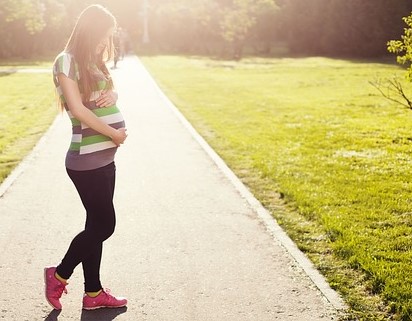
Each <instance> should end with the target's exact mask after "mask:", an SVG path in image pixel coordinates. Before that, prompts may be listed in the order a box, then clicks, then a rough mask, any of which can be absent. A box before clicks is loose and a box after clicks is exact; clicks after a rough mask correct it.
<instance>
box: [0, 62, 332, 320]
mask: <svg viewBox="0 0 412 321" xmlns="http://www.w3.org/2000/svg"><path fill="white" fill-rule="evenodd" d="M119 67H120V68H119V69H117V70H115V71H114V72H113V74H114V77H115V82H116V84H117V87H118V90H119V93H120V98H119V105H120V106H121V107H122V112H123V114H124V116H125V118H126V122H127V127H128V133H129V138H128V139H127V143H126V144H125V145H123V146H122V147H121V148H120V149H119V152H118V157H117V173H118V181H117V190H116V207H117V215H118V224H117V230H116V233H115V234H114V235H113V236H112V238H110V239H109V240H108V241H107V242H106V243H105V250H104V257H103V263H102V279H103V282H104V285H105V286H107V287H109V288H111V290H112V292H114V293H115V294H119V295H124V296H127V297H128V299H129V306H128V307H127V309H118V310H109V311H107V310H100V311H94V312H90V311H89V312H87V313H86V312H82V310H81V297H82V272H81V267H79V268H77V269H76V271H75V273H74V275H73V277H72V278H71V280H70V284H69V286H68V290H69V294H68V295H64V296H63V298H62V303H63V310H62V311H61V312H60V313H58V312H53V311H52V309H51V308H50V307H49V306H48V304H47V303H46V301H45V299H44V297H43V278H42V273H43V267H44V266H46V265H50V264H56V263H58V262H59V260H60V259H61V257H62V255H63V254H64V252H65V250H66V248H67V246H68V244H69V242H70V240H71V239H72V237H73V236H74V235H75V234H76V233H77V232H78V231H80V230H81V229H82V226H83V221H84V213H83V209H82V207H81V203H80V201H79V199H78V196H77V194H76V192H75V190H74V187H73V186H72V183H71V182H70V181H69V179H68V177H67V176H66V174H65V170H64V154H65V150H66V148H67V147H68V144H69V140H70V128H69V121H68V119H67V118H66V116H59V117H58V118H57V119H56V121H55V123H54V125H53V126H52V128H51V129H50V130H49V132H48V133H47V134H46V135H45V137H44V138H43V139H42V141H41V143H40V144H39V146H38V147H37V148H36V149H35V151H34V152H33V154H32V155H31V156H30V157H29V158H28V159H27V160H26V162H24V163H23V165H22V166H21V167H20V169H21V170H17V171H16V172H15V174H14V177H17V176H18V177H17V179H15V180H14V179H13V184H12V185H11V186H9V185H10V184H9V183H10V182H11V180H10V179H9V180H8V182H9V183H7V182H6V183H5V184H3V186H2V187H0V195H1V194H2V193H4V194H3V196H2V197H0V221H1V226H0V320H5V321H13V320H18V321H25V320H27V321H36V320H48V321H51V320H60V321H63V320H81V321H87V320H96V321H109V320H120V321H124V320H128V321H138V320H153V321H163V320H164V321H183V320H187V321H229V320H230V321H232V320H233V321H243V320H245V321H246V320H256V321H272V320H282V321H292V320H293V321H305V320H307V321H318V320H319V321H326V320H337V316H336V310H335V308H334V306H333V305H335V306H336V305H337V302H338V301H339V300H338V299H336V298H335V299H332V300H331V301H332V304H331V302H328V300H327V299H326V298H325V296H324V295H322V293H321V292H320V291H319V289H318V288H317V287H316V286H315V284H314V283H313V282H312V280H311V279H310V278H309V277H308V276H307V274H306V273H305V272H304V270H303V269H302V267H301V265H302V264H300V263H301V262H303V261H299V260H298V261H299V262H297V261H296V260H295V259H294V258H293V257H292V256H291V255H290V253H289V252H288V251H286V250H285V248H284V247H283V246H282V245H281V244H280V243H281V242H280V241H279V240H276V239H275V238H274V237H273V235H272V233H271V231H270V229H269V230H268V228H267V224H268V223H267V222H266V223H264V220H263V219H262V218H261V216H259V215H258V214H257V211H256V210H255V209H253V208H252V207H251V205H250V204H249V203H248V202H247V199H246V198H245V197H244V196H242V195H241V194H240V192H239V190H238V189H237V188H235V186H234V184H233V183H232V182H231V181H230V180H229V179H228V177H227V175H226V174H225V173H224V171H222V170H221V169H220V168H219V167H218V166H217V165H216V163H215V162H214V161H213V160H212V158H210V157H209V155H208V154H207V153H206V152H205V150H204V149H203V148H202V146H201V145H200V144H199V143H198V142H197V141H196V140H195V139H194V138H193V136H192V135H191V134H190V131H188V130H187V128H186V127H185V126H183V125H182V122H181V121H180V120H179V119H178V117H177V116H176V113H175V112H174V111H173V108H170V106H169V103H168V102H167V101H166V100H165V99H164V98H162V95H161V94H160V93H159V91H158V89H157V87H156V86H155V85H154V83H153V82H152V81H151V79H150V77H149V76H148V74H147V73H146V72H145V70H144V69H143V67H142V66H141V64H140V63H139V61H138V60H137V59H136V58H134V57H127V58H126V59H125V60H123V61H121V62H120V63H119ZM39 108H41V106H39ZM273 222H274V221H273ZM270 224H271V223H269V225H270ZM274 224H275V223H274ZM272 232H273V231H272ZM298 255H301V254H298ZM295 257H297V256H296V254H295ZM303 265H305V264H303ZM304 268H305V267H304ZM306 270H307V267H306ZM309 270H310V269H309ZM315 274H316V273H315ZM311 277H312V279H314V280H315V282H316V278H317V276H316V275H315V277H313V275H312V276H311ZM320 287H321V288H322V287H323V292H324V293H325V294H326V295H327V296H329V298H330V297H333V293H334V292H333V291H331V290H330V289H328V288H327V287H324V285H321V286H320ZM328 291H329V292H328ZM328 293H329V294H328Z"/></svg>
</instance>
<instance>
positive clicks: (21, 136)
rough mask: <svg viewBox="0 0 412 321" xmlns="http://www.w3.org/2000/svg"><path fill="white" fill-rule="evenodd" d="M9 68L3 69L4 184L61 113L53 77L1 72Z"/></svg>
mask: <svg viewBox="0 0 412 321" xmlns="http://www.w3.org/2000/svg"><path fill="white" fill-rule="evenodd" d="M49 65H50V63H49ZM42 66H43V67H45V66H46V65H42ZM9 67H10V65H9V66H0V88H1V95H0V183H1V182H2V181H3V180H4V179H5V178H6V176H7V175H8V174H9V173H10V171H11V170H12V169H13V168H14V167H15V166H16V165H17V164H18V163H19V162H20V161H21V160H22V158H24V156H26V155H27V153H28V152H29V151H30V150H31V149H32V148H33V146H34V145H35V144H36V143H37V141H38V140H39V138H40V137H41V135H42V134H43V133H44V131H45V130H46V129H47V128H48V127H49V125H50V124H51V122H52V121H53V119H54V117H55V116H56V114H57V113H58V107H57V101H56V98H55V94H54V85H53V81H52V77H51V74H49V73H11V74H10V73H4V72H1V70H2V69H7V68H9ZM19 67H21V65H19ZM24 67H25V68H32V67H33V66H32V65H30V64H27V65H26V66H24ZM49 67H50V66H49Z"/></svg>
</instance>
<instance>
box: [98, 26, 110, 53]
mask: <svg viewBox="0 0 412 321" xmlns="http://www.w3.org/2000/svg"><path fill="white" fill-rule="evenodd" d="M113 31H114V28H110V29H109V30H108V31H107V32H106V34H105V36H104V38H103V39H102V40H100V42H99V44H98V45H97V47H96V54H97V55H100V54H102V53H103V51H104V50H105V49H106V48H107V47H108V45H109V41H110V37H111V36H112V34H113Z"/></svg>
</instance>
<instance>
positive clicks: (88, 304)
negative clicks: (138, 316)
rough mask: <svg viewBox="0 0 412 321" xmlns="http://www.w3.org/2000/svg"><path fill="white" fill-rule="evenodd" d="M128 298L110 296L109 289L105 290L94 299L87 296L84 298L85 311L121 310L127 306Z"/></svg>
mask: <svg viewBox="0 0 412 321" xmlns="http://www.w3.org/2000/svg"><path fill="white" fill-rule="evenodd" d="M126 304H127V300H126V298H121V297H115V296H113V295H111V294H110V290H109V289H104V290H102V292H101V293H100V294H99V295H98V296H96V297H94V298H92V297H90V296H88V295H87V294H85V295H84V296H83V309H84V310H96V309H100V308H121V307H124V306H126Z"/></svg>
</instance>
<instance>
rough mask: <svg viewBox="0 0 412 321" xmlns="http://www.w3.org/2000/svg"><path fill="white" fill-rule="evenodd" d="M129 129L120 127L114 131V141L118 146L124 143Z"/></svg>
mask: <svg viewBox="0 0 412 321" xmlns="http://www.w3.org/2000/svg"><path fill="white" fill-rule="evenodd" d="M126 131H127V129H126V128H124V127H122V128H119V129H116V131H115V132H114V134H113V136H112V137H111V138H112V141H113V143H115V144H116V145H117V146H120V145H121V144H123V143H124V141H125V140H126V138H127V133H126Z"/></svg>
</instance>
